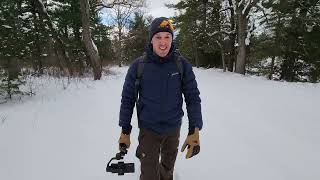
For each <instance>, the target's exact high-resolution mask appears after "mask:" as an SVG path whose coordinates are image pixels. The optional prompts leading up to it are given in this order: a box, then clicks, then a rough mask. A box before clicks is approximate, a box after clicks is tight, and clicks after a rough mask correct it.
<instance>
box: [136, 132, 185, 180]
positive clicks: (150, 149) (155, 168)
mask: <svg viewBox="0 0 320 180" xmlns="http://www.w3.org/2000/svg"><path fill="white" fill-rule="evenodd" d="M179 136H180V128H178V129H176V130H174V131H172V132H170V133H168V134H163V135H160V134H157V133H154V132H152V131H150V130H147V129H140V132H139V137H138V139H139V146H138V148H137V151H136V156H137V157H138V158H139V159H140V162H141V174H140V180H173V169H174V164H175V161H176V157H177V153H178V146H179ZM159 156H160V157H159ZM159 158H160V160H159Z"/></svg>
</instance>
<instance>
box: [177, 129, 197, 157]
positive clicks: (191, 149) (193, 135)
mask: <svg viewBox="0 0 320 180" xmlns="http://www.w3.org/2000/svg"><path fill="white" fill-rule="evenodd" d="M192 131H193V132H192ZM186 147H188V150H187V154H186V159H189V158H191V157H193V156H195V155H197V154H199V152H200V141H199V128H194V129H192V130H191V131H190V132H189V134H188V137H187V139H186V140H185V142H184V144H183V145H182V148H181V152H183V151H184V150H185V149H186Z"/></svg>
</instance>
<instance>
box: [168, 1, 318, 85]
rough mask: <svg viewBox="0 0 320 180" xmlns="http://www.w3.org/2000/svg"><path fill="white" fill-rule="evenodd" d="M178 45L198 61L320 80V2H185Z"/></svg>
mask: <svg viewBox="0 0 320 180" xmlns="http://www.w3.org/2000/svg"><path fill="white" fill-rule="evenodd" d="M169 7H172V8H176V9H178V10H179V11H180V12H181V14H180V15H177V16H176V17H175V18H176V22H177V23H178V28H179V30H180V31H179V34H178V36H177V42H178V47H179V49H180V51H181V52H182V54H184V55H186V56H187V57H188V58H189V59H191V60H192V61H193V62H194V64H195V65H197V66H203V67H217V68H223V69H225V70H228V71H235V72H237V73H241V74H245V73H254V74H258V75H264V76H267V77H268V78H269V79H274V80H285V81H290V82H293V81H303V82H319V79H320V40H319V39H320V18H319V17H320V16H319V15H320V2H319V0H303V1H301V0H221V1H214V0H197V1H194V0H184V1H180V2H179V3H178V4H176V5H169Z"/></svg>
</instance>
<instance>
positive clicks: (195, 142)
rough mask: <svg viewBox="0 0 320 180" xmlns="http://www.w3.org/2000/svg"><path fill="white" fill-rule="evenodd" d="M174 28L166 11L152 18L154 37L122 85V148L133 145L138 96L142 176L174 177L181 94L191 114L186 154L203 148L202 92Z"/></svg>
mask: <svg viewBox="0 0 320 180" xmlns="http://www.w3.org/2000/svg"><path fill="white" fill-rule="evenodd" d="M173 31H174V28H173V25H172V23H171V20H169V19H167V18H165V17H160V18H156V19H155V20H154V21H153V22H152V23H151V27H150V43H149V45H147V46H146V50H145V56H143V57H140V58H138V59H136V60H135V61H134V62H133V63H132V64H131V66H130V67H129V70H128V72H127V75H126V78H125V82H124V85H123V91H122V99H121V107H120V120H119V125H120V126H121V127H122V131H121V135H120V138H119V148H120V149H121V148H129V147H130V132H131V129H132V126H131V123H130V122H131V117H132V113H133V108H134V105H135V102H136V100H137V116H138V125H139V129H140V132H139V137H138V140H139V145H138V147H137V150H136V156H137V157H138V158H139V159H140V162H141V175H140V180H159V179H160V180H172V179H173V170H174V164H175V161H176V157H177V152H178V146H179V137H180V127H181V121H182V117H183V110H182V103H183V98H182V94H183V95H184V97H185V102H186V107H187V112H188V119H189V133H188V136H187V139H186V141H185V143H184V144H183V146H182V152H183V151H184V149H185V148H186V147H188V150H187V154H186V158H191V157H193V156H194V155H196V154H198V153H199V152H200V143H199V131H200V130H201V128H202V115H201V105H200V102H201V100H200V97H199V94H200V92H199V90H198V88H197V82H196V80H195V75H194V73H193V71H192V66H191V64H190V63H188V62H187V61H186V59H185V58H183V57H182V56H180V55H179V54H178V53H177V52H176V49H175V45H174V43H173V41H172V39H173ZM177 61H180V65H181V66H182V67H181V69H183V71H182V72H179V67H178V66H179V62H177ZM141 63H143V71H142V76H141V78H140V79H139V82H140V83H139V87H138V88H139V89H138V92H139V99H137V97H136V93H137V91H136V85H135V83H136V79H137V71H138V68H139V66H140V64H141ZM159 157H160V162H159Z"/></svg>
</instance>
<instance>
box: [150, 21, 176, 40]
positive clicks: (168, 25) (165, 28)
mask: <svg viewBox="0 0 320 180" xmlns="http://www.w3.org/2000/svg"><path fill="white" fill-rule="evenodd" d="M173 31H174V27H173V25H172V21H171V20H169V19H168V18H166V17H158V18H155V19H154V20H153V21H152V23H151V26H150V29H149V36H150V41H151V39H152V37H153V36H154V35H155V34H156V33H158V32H169V33H171V35H172V37H173Z"/></svg>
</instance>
